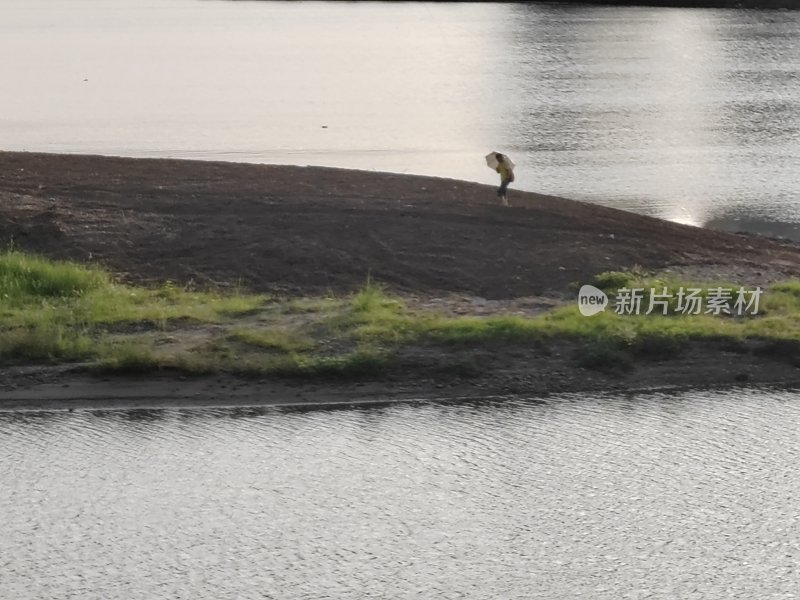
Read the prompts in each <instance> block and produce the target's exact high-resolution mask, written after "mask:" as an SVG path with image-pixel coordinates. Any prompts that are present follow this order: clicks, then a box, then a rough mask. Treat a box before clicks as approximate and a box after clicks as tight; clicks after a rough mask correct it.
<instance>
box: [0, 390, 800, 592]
mask: <svg viewBox="0 0 800 600" xmlns="http://www.w3.org/2000/svg"><path fill="white" fill-rule="evenodd" d="M0 457H1V458H0V482H2V485H0V522H2V530H3V531H2V535H0V597H2V598H14V599H20V600H27V599H34V598H36V599H39V598H81V599H84V600H86V599H95V598H96V599H108V598H126V599H139V598H141V599H151V598H192V599H215V600H217V599H221V598H280V599H301V598H303V599H306V598H314V599H318V598H336V599H340V598H353V599H362V598H393V599H404V598H492V599H494V598H502V599H516V598H519V599H530V598H546V599H549V600H553V599H562V598H563V599H574V598H593V599H609V600H612V599H613V600H619V599H621V598H656V599H665V600H666V599H669V600H674V599H675V598H681V599H685V598H715V599H716V598H737V599H742V598H752V599H758V600H765V599H773V598H795V597H796V594H797V590H798V589H800V573H799V572H798V568H799V566H800V520H799V517H798V515H799V514H800V511H799V510H798V509H799V508H800V503H799V501H798V497H800V477H799V476H798V470H797V465H798V459H800V394H798V393H791V392H781V393H776V392H768V391H757V390H753V391H736V392H733V393H726V394H711V393H708V394H707V393H696V392H695V393H685V394H680V395H648V396H631V397H626V398H620V397H618V398H612V397H591V396H589V397H579V396H567V397H562V398H553V399H550V400H548V401H547V402H546V403H535V402H532V401H525V400H523V399H519V400H513V401H509V402H507V403H502V404H499V403H483V404H480V403H476V404H470V405H441V404H440V405H425V406H408V405H406V406H394V407H390V408H379V409H351V410H340V411H311V412H297V411H287V410H278V409H272V410H269V409H266V410H252V409H248V410H220V411H213V410H207V411H191V410H185V411H184V410H160V411H134V412H123V411H120V412H111V411H110V412H75V413H65V412H51V413H0Z"/></svg>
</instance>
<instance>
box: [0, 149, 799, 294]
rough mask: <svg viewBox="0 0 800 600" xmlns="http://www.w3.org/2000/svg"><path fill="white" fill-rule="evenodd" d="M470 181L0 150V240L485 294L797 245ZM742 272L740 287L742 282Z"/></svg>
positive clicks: (306, 285) (264, 277)
mask: <svg viewBox="0 0 800 600" xmlns="http://www.w3.org/2000/svg"><path fill="white" fill-rule="evenodd" d="M510 200H511V202H512V207H511V208H505V207H502V206H500V205H499V204H498V202H497V201H496V198H495V196H494V189H493V188H491V187H489V186H485V185H479V184H474V183H467V182H463V181H455V180H450V179H438V178H431V177H417V176H408V175H393V174H386V173H372V172H362V171H347V170H341V169H326V168H312V167H305V168H303V167H286V166H262V165H244V164H232V163H209V162H195V161H178V160H143V159H127V158H102V157H91V156H73V155H47V154H28V153H11V152H0V246H5V245H7V244H9V243H11V242H13V244H14V245H15V246H16V247H18V248H21V249H24V250H29V251H35V252H40V253H43V254H46V255H47V256H50V257H54V258H70V259H76V260H79V261H97V262H100V263H102V264H104V265H105V266H107V267H108V268H109V269H111V270H112V271H114V272H116V273H118V274H120V275H121V276H122V277H124V278H125V279H127V280H129V281H131V282H137V283H142V282H145V283H146V282H161V281H164V280H166V279H169V280H173V281H176V282H181V283H186V282H194V283H196V284H198V285H222V286H230V285H235V284H239V283H241V284H242V285H243V286H244V287H246V288H249V289H252V290H255V291H282V292H287V293H291V294H316V293H324V292H327V291H329V290H331V291H335V292H346V291H352V290H354V289H356V288H358V287H360V286H362V285H363V284H364V282H365V281H366V279H367V277H368V276H370V275H371V277H372V278H373V279H376V280H379V281H382V282H385V283H387V284H389V285H390V286H391V288H393V289H394V290H395V291H400V292H405V293H410V294H414V295H420V296H427V297H439V296H443V295H447V294H453V293H454V294H464V295H471V296H478V297H484V298H487V299H513V298H520V297H528V296H540V295H551V294H555V295H559V294H564V293H568V292H569V293H571V292H570V290H569V286H570V284H571V283H573V282H587V281H590V280H591V278H592V277H593V276H594V275H596V274H597V273H600V272H602V271H607V270H620V269H625V268H629V267H632V266H634V265H640V266H642V267H644V268H648V269H656V270H661V269H665V268H676V269H677V270H681V271H683V272H689V273H693V272H697V273H700V274H702V275H706V276H707V278H716V279H722V280H735V281H741V283H743V284H747V285H756V284H759V283H761V282H763V281H768V280H771V279H774V278H781V277H787V276H796V275H800V246H798V245H795V244H789V243H783V242H779V241H776V240H769V239H766V238H761V237H757V236H747V235H739V234H731V233H722V232H714V231H709V230H706V229H701V228H697V227H689V226H685V225H679V224H675V223H669V222H666V221H662V220H658V219H654V218H649V217H644V216H639V215H635V214H632V213H628V212H623V211H619V210H614V209H610V208H604V207H601V206H596V205H591V204H586V203H581V202H575V201H571V200H566V199H563V198H554V197H550V196H541V195H538V194H533V193H524V192H512V193H511V196H510ZM742 279H745V280H744V281H742Z"/></svg>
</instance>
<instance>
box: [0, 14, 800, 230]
mask: <svg viewBox="0 0 800 600" xmlns="http://www.w3.org/2000/svg"><path fill="white" fill-rule="evenodd" d="M798 40H800V12H785V11H741V10H692V9H672V8H619V7H575V6H574V5H573V6H569V5H555V4H545V5H543V4H533V5H524V4H493V5H484V4H461V5H448V4H436V3H433V4H424V3H366V4H358V3H330V4H325V3H314V2H302V3H289V2H230V1H219V0H109V1H107V2H105V1H104V2H99V1H97V0H70V2H63V1H61V0H3V2H2V3H0V54H1V55H2V56H5V57H9V59H8V60H2V61H0V81H2V85H0V132H2V142H1V144H2V146H1V147H2V148H3V149H7V150H41V151H51V152H90V153H101V154H120V155H128V156H156V157H161V156H172V157H184V158H198V159H221V160H233V161H250V162H268V163H283V164H315V165H329V166H339V167H351V168H360V169H378V170H388V171H396V172H407V173H421V174H430V175H440V176H446V177H456V178H462V179H468V180H473V181H481V182H485V183H493V182H495V179H496V178H497V175H496V174H495V173H493V172H491V171H490V170H489V169H488V168H487V167H486V166H485V164H484V163H483V158H482V157H483V155H485V154H486V153H487V152H489V151H490V150H494V149H496V150H500V151H504V152H507V153H508V154H509V155H511V156H512V158H513V159H514V160H515V161H516V162H517V164H518V166H519V168H518V182H517V187H520V188H523V189H527V190H532V191H540V192H545V193H550V194H557V195H563V196H568V197H574V198H579V199H585V200H590V201H594V202H599V203H603V204H607V205H611V206H616V207H620V208H624V209H627V210H633V211H637V212H640V213H645V214H649V215H654V216H659V217H663V218H667V219H671V220H675V221H680V222H684V223H690V224H695V225H711V226H714V227H719V228H724V229H731V230H749V231H757V232H762V233H767V234H771V235H786V236H790V237H797V238H800V233H799V232H798V224H800V201H798V200H799V199H800V198H799V195H800V188H798V183H797V178H796V173H797V171H798V167H800V105H799V103H800V77H799V76H798V69H800V43H798Z"/></svg>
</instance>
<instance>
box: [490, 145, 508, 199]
mask: <svg viewBox="0 0 800 600" xmlns="http://www.w3.org/2000/svg"><path fill="white" fill-rule="evenodd" d="M486 164H487V165H489V167H490V168H492V169H494V170H495V171H497V172H498V173H500V187H499V188H497V197H498V198H500V201H501V202H502V203H503V206H508V199H507V198H506V191H507V190H508V184H509V183H512V182H513V181H514V163H513V162H512V161H511V159H510V158H508V157H507V156H506V155H505V154H501V153H500V152H490V153H489V154H487V155H486Z"/></svg>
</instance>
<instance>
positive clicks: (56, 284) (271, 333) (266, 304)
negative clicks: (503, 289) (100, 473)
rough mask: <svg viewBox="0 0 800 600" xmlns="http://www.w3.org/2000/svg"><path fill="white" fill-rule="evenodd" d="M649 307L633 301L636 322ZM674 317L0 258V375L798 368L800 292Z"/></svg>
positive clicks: (613, 277)
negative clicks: (700, 355)
mask: <svg viewBox="0 0 800 600" xmlns="http://www.w3.org/2000/svg"><path fill="white" fill-rule="evenodd" d="M594 283H595V285H597V287H601V288H602V289H604V290H606V291H607V292H608V293H611V294H614V293H617V292H618V290H619V289H621V288H629V289H631V288H640V289H643V290H645V291H646V292H647V293H649V291H650V289H651V288H655V289H656V290H657V291H658V292H662V291H664V292H666V293H668V294H672V295H675V294H676V293H677V290H678V289H679V288H681V287H683V288H684V289H687V288H698V289H700V290H701V292H702V294H703V295H704V296H705V295H707V290H708V289H709V288H710V287H718V286H719V285H720V284H714V286H709V285H707V284H701V283H695V282H682V281H677V280H669V279H666V278H656V277H653V276H649V275H647V274H646V273H644V272H642V271H640V270H634V271H631V272H615V271H612V272H607V273H601V274H600V275H598V276H597V278H595V281H594ZM721 285H722V287H728V288H732V289H734V290H736V289H738V288H739V286H735V285H726V284H721ZM649 302H650V298H649V296H648V295H644V296H643V299H642V307H643V309H646V308H647V306H648V305H649ZM671 302H674V300H671ZM673 306H674V305H670V310H669V311H668V312H669V313H670V314H668V315H662V314H658V312H654V313H653V314H650V315H643V314H640V315H619V314H615V312H614V310H613V299H612V306H610V307H609V308H608V309H607V310H606V311H605V312H602V313H600V314H597V315H595V316H592V317H584V316H582V315H581V314H580V312H579V311H578V307H577V306H576V305H575V304H574V303H572V302H571V303H569V304H568V305H565V306H563V307H561V308H556V309H554V310H551V311H549V312H547V313H545V314H542V315H540V316H536V317H531V318H528V317H521V316H514V315H496V316H489V317H475V316H460V317H453V316H448V315H443V314H437V313H433V312H429V311H415V310H412V309H410V308H409V306H408V305H407V304H406V303H405V302H404V301H403V300H402V299H400V298H397V297H394V296H392V295H390V294H388V293H387V292H386V289H385V288H384V287H383V286H381V285H380V284H377V283H374V282H372V281H368V282H367V283H366V285H365V286H364V287H363V288H362V289H361V290H360V291H359V292H358V293H355V294H353V295H352V296H348V297H343V298H342V297H340V298H336V297H333V296H326V297H321V298H301V299H297V298H294V299H292V298H285V299H281V298H276V297H269V298H268V297H265V296H263V295H255V294H246V293H242V292H241V291H234V292H232V293H230V292H229V293H220V292H214V291H196V290H191V289H184V288H182V287H180V286H178V285H176V284H173V283H166V284H164V285H162V286H160V287H156V288H145V287H137V286H130V285H123V284H120V283H117V282H115V281H114V279H113V277H111V276H110V275H109V274H108V273H107V272H105V271H103V270H102V269H99V268H97V267H91V266H88V267H87V266H82V265H79V264H76V263H70V262H64V261H50V260H47V259H45V258H42V257H36V256H30V255H27V254H24V253H21V252H18V251H7V252H4V253H0V365H2V364H19V363H25V362H29V363H30V362H34V363H35V362H57V361H79V360H80V361H93V362H94V364H95V365H97V367H98V368H101V369H103V370H107V371H115V372H131V373H134V372H148V371H152V370H154V369H180V370H181V371H185V372H190V373H210V372H220V371H228V372H235V373H251V374H261V375H264V374H268V375H280V376H292V377H308V378H310V377H322V378H336V377H341V378H347V377H364V376H375V375H377V374H380V373H384V372H386V370H387V369H390V368H402V365H400V366H398V364H396V362H395V361H396V360H399V359H398V356H406V357H409V358H408V360H409V361H410V362H408V364H417V367H418V368H431V369H433V368H434V367H435V365H428V364H427V363H426V361H427V359H420V358H419V356H427V355H428V354H425V353H423V354H418V355H417V358H414V353H413V352H410V353H409V352H406V353H405V354H404V353H402V352H400V351H401V350H404V349H407V348H409V347H411V346H416V347H418V348H422V347H424V348H425V349H426V350H425V352H426V353H430V355H431V356H436V355H437V353H441V356H442V357H443V359H442V361H441V362H442V364H445V366H446V365H448V364H451V363H452V364H457V363H458V364H461V363H459V362H458V361H462V363H463V364H464V365H466V366H465V367H464V370H465V372H469V373H471V374H472V373H475V372H477V371H480V368H481V365H479V364H473V363H472V362H469V361H470V360H472V359H471V358H470V353H469V349H470V347H481V348H484V349H486V348H491V351H492V352H494V351H495V350H496V351H497V352H498V353H500V354H502V353H503V352H505V351H508V352H510V353H513V352H515V351H520V350H524V351H529V350H531V349H532V348H533V347H535V348H536V349H537V351H538V350H542V351H545V350H546V348H547V344H548V342H549V341H553V340H565V339H567V340H572V341H574V342H576V344H577V348H578V350H577V351H576V356H575V360H576V363H577V364H578V365H580V366H583V367H586V368H595V369H624V368H627V366H629V365H630V364H632V363H631V361H632V360H634V359H638V358H645V359H652V360H666V359H669V358H672V357H675V356H678V355H680V354H681V353H682V352H683V351H684V350H685V349H686V346H687V344H689V343H691V341H692V340H716V341H721V342H723V343H727V344H729V345H730V347H732V348H733V347H736V348H739V349H740V350H741V351H742V352H750V351H751V349H750V348H751V347H752V345H746V344H744V341H745V340H760V342H762V343H761V346H758V348H759V350H758V352H760V353H762V354H765V355H770V356H772V355H774V356H776V357H779V356H787V357H788V359H787V360H791V362H793V363H794V362H797V363H798V364H800V282H798V281H786V282H782V283H779V284H775V285H773V286H772V287H771V288H770V289H769V290H767V291H765V293H764V294H763V296H762V297H761V302H760V306H759V314H758V315H757V316H747V317H734V316H730V315H724V314H723V315H711V314H699V315H694V314H692V315H681V314H674V310H672V308H673ZM731 308H732V307H731ZM153 330H155V331H164V332H165V333H162V334H159V335H156V334H155V333H154V332H153ZM166 332H169V333H168V334H167V333H166ZM159 340H161V341H159ZM748 344H750V342H749V341H748ZM510 355H511V354H509V356H510ZM414 360H417V363H413V361H414ZM421 360H422V362H420V361H421ZM448 361H450V362H448ZM464 361H467V362H464ZM427 362H430V361H427ZM433 362H436V361H433Z"/></svg>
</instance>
